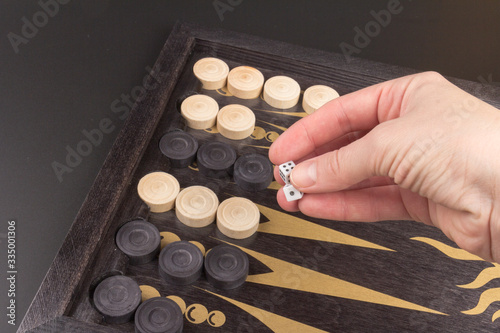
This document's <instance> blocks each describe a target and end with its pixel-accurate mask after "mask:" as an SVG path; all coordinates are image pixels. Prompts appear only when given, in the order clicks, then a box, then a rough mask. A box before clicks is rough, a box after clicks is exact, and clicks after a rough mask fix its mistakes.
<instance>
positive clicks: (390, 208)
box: [269, 72, 500, 262]
mask: <svg viewBox="0 0 500 333" xmlns="http://www.w3.org/2000/svg"><path fill="white" fill-rule="evenodd" d="M269 158H270V159H271V161H272V162H273V163H274V164H276V165H279V164H282V163H284V162H287V161H290V160H292V161H294V162H295V163H296V164H297V166H296V167H295V169H294V170H293V171H292V174H291V183H292V184H293V185H294V187H295V188H296V189H298V190H300V191H302V192H304V193H305V194H304V197H303V198H302V199H301V200H299V201H293V202H288V201H286V199H285V196H284V193H283V191H282V190H280V191H279V192H278V196H277V198H278V203H279V204H280V206H281V207H282V208H283V209H285V210H288V211H297V210H300V211H301V212H303V213H304V214H306V215H309V216H313V217H318V218H325V219H332V220H345V221H380V220H415V221H421V222H423V223H425V224H429V225H434V226H436V227H438V228H440V229H441V230H442V231H443V232H444V233H445V234H446V236H448V237H449V238H450V239H451V240H453V241H454V242H455V243H456V244H457V245H458V246H460V247H461V248H463V249H465V250H467V251H469V252H471V253H473V254H476V255H478V256H480V257H482V258H484V259H486V260H488V261H496V262H500V111H499V110H497V109H496V108H494V107H493V106H491V105H489V104H487V103H485V102H483V101H481V100H479V99H477V98H475V97H474V96H472V95H470V94H468V93H466V92H464V91H463V90H461V89H459V88H458V87H456V86H454V85H453V84H451V83H450V82H448V81H447V80H446V79H444V78H443V77H442V76H441V75H439V74H437V73H432V72H429V73H423V74H417V75H412V76H407V77H403V78H399V79H396V80H392V81H388V82H384V83H381V84H378V85H375V86H371V87H368V88H365V89H362V90H360V91H357V92H354V93H351V94H348V95H345V96H342V97H339V98H337V99H335V100H333V101H331V102H329V103H327V104H326V105H325V106H323V107H322V108H320V109H319V110H317V111H316V112H315V113H314V114H312V115H310V116H308V117H306V118H304V119H302V120H300V121H298V122H297V123H295V124H294V125H293V126H291V127H290V128H289V129H288V130H287V131H285V132H284V133H283V134H282V135H281V136H280V137H279V138H278V139H277V140H276V141H275V142H274V144H273V145H272V146H271V149H270V151H269ZM275 178H276V179H277V180H278V181H279V182H281V183H282V181H281V179H280V177H279V175H278V170H277V168H275Z"/></svg>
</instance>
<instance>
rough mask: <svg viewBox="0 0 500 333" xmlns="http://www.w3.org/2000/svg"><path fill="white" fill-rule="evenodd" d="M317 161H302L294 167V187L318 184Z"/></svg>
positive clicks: (292, 180) (292, 174)
mask: <svg viewBox="0 0 500 333" xmlns="http://www.w3.org/2000/svg"><path fill="white" fill-rule="evenodd" d="M316 177H317V176H316V162H315V161H306V162H302V163H300V164H299V165H297V166H296V167H295V169H293V171H292V173H291V174H290V181H291V183H292V185H293V186H294V187H297V188H305V187H311V186H313V185H314V184H316Z"/></svg>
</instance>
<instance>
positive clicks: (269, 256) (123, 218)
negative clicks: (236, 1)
mask: <svg viewBox="0 0 500 333" xmlns="http://www.w3.org/2000/svg"><path fill="white" fill-rule="evenodd" d="M329 33H330V32H329ZM204 57H216V58H219V59H222V60H223V61H225V62H226V63H227V64H228V65H229V67H230V68H234V67H237V66H242V65H245V66H252V67H255V68H257V69H259V70H260V71H261V72H262V73H263V74H264V77H265V78H266V79H268V78H270V77H273V76H276V75H286V76H289V77H291V78H293V79H294V80H296V81H297V82H298V83H299V84H300V86H301V88H302V90H305V89H306V88H307V87H310V86H312V85H317V84H322V85H327V86H330V87H332V88H334V89H335V90H337V91H338V92H339V93H340V95H344V94H347V93H349V92H352V91H355V90H358V89H361V88H363V87H366V86H369V85H372V84H375V83H378V82H381V81H384V80H388V79H392V78H395V77H399V76H403V75H407V74H412V73H415V71H412V70H409V69H403V68H399V67H395V66H390V65H384V64H379V63H375V62H370V61H366V60H361V59H354V60H352V61H350V62H349V63H348V62H346V61H345V59H344V58H343V56H342V55H339V54H330V53H325V52H321V51H317V50H311V49H306V48H301V47H297V46H293V45H289V44H286V43H282V42H276V41H270V40H266V39H262V38H257V37H253V36H247V35H243V34H239V33H234V32H227V31H218V30H210V29H205V28H200V27H197V26H194V25H190V24H178V25H176V27H175V28H174V30H173V32H172V33H171V35H170V37H169V38H168V40H167V42H166V44H165V46H164V47H163V49H162V51H161V54H160V55H159V58H158V60H157V62H156V64H155V66H154V67H153V69H152V73H151V75H150V77H149V78H147V80H146V81H145V82H144V86H143V88H144V89H143V93H142V94H141V96H140V97H139V99H138V100H137V102H136V103H135V105H134V107H133V109H132V111H131V112H130V115H129V116H128V119H127V121H126V123H125V125H124V127H123V129H122V131H121V133H120V134H119V136H118V138H117V140H116V142H115V144H114V146H113V147H112V149H111V151H110V152H109V155H108V157H107V159H106V161H105V163H104V165H103V167H102V169H101V170H100V172H99V174H98V176H97V178H96V180H95V183H94V185H93V186H92V188H91V190H90V192H89V193H88V195H87V198H86V200H85V202H84V204H83V206H82V207H81V209H80V211H79V214H78V216H77V217H76V219H75V221H74V223H73V225H72V227H71V229H70V231H69V233H68V235H67V237H66V239H65V241H64V243H63V245H62V247H61V249H60V251H59V253H58V255H57V257H56V258H55V260H54V262H53V264H52V266H51V267H50V269H49V271H48V273H47V276H46V277H45V279H44V281H43V283H42V285H41V287H40V290H39V291H38V293H37V295H36V297H35V299H34V301H33V303H32V305H31V307H30V309H29V311H28V313H27V315H26V317H25V318H24V320H23V322H22V324H21V326H20V328H19V332H27V331H30V332H134V322H133V321H131V322H127V323H125V324H109V323H106V322H105V321H104V320H103V317H102V315H100V314H99V313H98V312H97V311H96V309H95V308H94V307H93V305H92V301H91V295H92V292H93V290H94V289H95V288H96V284H97V283H98V282H99V281H102V280H103V279H104V278H105V277H108V276H112V275H125V276H127V277H130V278H132V279H133V280H135V281H136V282H137V283H138V284H139V285H142V286H147V287H148V288H150V289H151V290H155V291H157V292H158V293H159V294H160V296H162V297H167V296H172V295H173V296H176V297H177V298H180V299H182V300H183V302H184V303H185V305H186V309H185V311H184V314H183V321H184V332H494V331H498V329H499V327H500V320H498V318H499V317H500V307H499V305H498V304H499V303H498V301H500V265H498V264H492V263H488V262H485V261H483V260H481V259H480V258H477V257H475V256H473V255H471V254H469V253H467V252H465V251H463V250H460V249H458V248H457V246H456V245H455V244H453V243H452V242H451V241H450V240H448V239H447V238H446V237H445V236H444V235H443V234H442V233H441V232H440V231H439V230H438V229H435V228H432V227H429V226H425V225H423V224H421V223H417V222H408V221H385V222H378V223H353V222H344V221H327V220H320V219H314V218H310V217H307V216H304V215H302V214H300V213H288V212H285V211H283V210H282V209H281V208H280V207H279V206H278V204H277V202H276V193H277V190H278V189H279V187H280V186H279V184H278V183H277V182H275V181H273V182H272V183H271V185H270V186H269V187H268V188H267V189H266V190H263V191H259V192H248V191H245V190H243V189H241V188H240V187H238V186H237V185H236V184H235V183H234V180H233V179H232V178H231V177H227V178H223V179H218V178H210V177H205V176H204V175H202V174H201V173H200V172H199V170H198V168H197V166H196V164H192V165H191V166H189V167H188V168H181V169H179V168H172V167H171V165H170V163H169V161H168V159H167V158H165V156H163V154H162V153H161V151H160V149H159V145H158V143H159V140H160V138H161V137H162V136H163V135H164V134H165V133H167V132H169V131H171V130H175V129H182V130H184V131H186V132H188V133H190V134H191V135H193V136H194V137H195V138H196V139H197V140H198V141H199V142H200V143H203V142H209V141H222V142H226V143H228V144H230V145H231V146H232V147H233V148H234V149H235V150H236V152H237V154H238V155H243V154H247V153H258V154H262V155H267V153H268V151H269V147H270V145H271V144H272V142H273V141H274V140H276V138H277V137H278V136H279V135H280V134H281V133H283V132H284V131H285V130H286V129H287V128H288V127H290V125H292V124H293V123H294V122H296V121H297V120H299V119H301V118H303V117H305V116H307V113H305V112H304V110H303V109H302V106H301V103H299V104H297V105H296V106H294V107H292V108H290V109H287V110H280V109H275V108H273V107H271V106H269V105H268V104H267V103H266V102H265V101H264V100H263V99H262V98H256V99H249V100H242V99H239V98H236V97H234V96H232V95H231V94H230V93H229V92H228V90H227V89H225V88H222V89H218V90H204V89H203V88H202V85H201V84H200V82H199V81H198V80H197V78H196V77H195V75H193V65H194V64H195V62H196V61H198V60H199V59H201V58H204ZM450 80H452V81H453V82H454V83H455V84H457V85H458V86H460V87H461V88H463V89H465V90H467V91H469V92H470V93H472V94H474V95H475V96H477V97H479V98H481V99H483V100H485V101H487V102H488V103H490V104H493V105H494V106H496V107H499V106H500V88H497V87H493V86H487V85H482V84H479V83H473V82H467V81H462V80H456V79H450ZM193 93H201V94H205V95H208V96H210V97H212V98H214V99H215V100H216V101H217V102H218V104H219V105H220V106H221V107H222V106H224V105H228V104H233V103H238V104H243V105H245V106H247V107H249V108H250V109H251V110H252V111H253V112H254V113H255V116H256V124H255V130H254V131H253V133H252V135H251V136H250V137H248V138H246V139H244V140H229V139H227V138H225V137H223V136H221V135H220V133H218V132H217V130H216V128H208V129H205V130H193V129H190V128H188V127H187V126H186V124H185V122H184V119H183V118H182V116H181V114H180V111H179V105H180V103H181V102H182V101H183V99H184V98H185V97H186V96H188V95H191V94H193ZM153 171H164V172H167V173H170V174H172V175H173V176H175V177H176V178H177V180H178V181H179V183H180V187H181V188H186V187H188V186H193V185H203V186H206V187H208V188H210V189H211V190H212V191H214V192H215V193H216V195H217V197H218V198H219V200H220V201H221V202H222V201H223V200H224V199H227V198H230V197H235V196H236V197H245V198H248V199H250V200H252V201H253V202H254V203H255V204H256V205H257V207H258V208H259V211H260V214H261V219H260V224H259V227H258V231H257V233H256V234H254V235H253V236H252V237H250V238H248V239H244V240H235V239H231V238H228V237H226V236H224V235H223V234H222V233H220V232H219V231H218V230H217V228H216V226H215V224H211V225H209V226H207V227H203V228H191V227H188V226H186V225H184V224H183V223H180V222H179V220H178V219H177V218H176V216H175V213H174V212H173V211H168V212H165V213H152V212H150V209H149V207H148V206H147V205H146V204H145V203H144V202H143V201H142V200H141V199H140V197H139V196H138V193H137V185H138V182H139V180H140V179H141V178H142V177H143V176H144V175H146V174H148V173H150V172H153ZM136 218H142V219H146V220H147V221H149V222H151V223H152V224H154V225H155V226H156V227H157V228H158V230H159V231H161V232H169V233H170V235H173V236H175V237H178V238H179V239H181V240H187V241H196V242H199V243H201V244H202V245H203V246H204V247H205V248H206V249H210V248H212V247H214V246H216V245H219V244H231V245H234V246H237V247H239V248H240V249H241V250H242V251H243V252H245V253H246V254H247V255H248V258H249V263H250V266H249V267H250V268H249V275H248V277H247V279H246V282H245V283H244V284H243V285H242V286H241V287H238V288H236V289H232V290H220V289H217V288H214V287H213V286H212V285H211V284H209V283H208V282H207V280H206V278H204V277H203V276H202V277H201V278H200V279H199V280H198V281H196V282H195V283H193V284H191V285H187V286H176V285H171V284H168V283H166V282H164V281H163V280H162V279H161V277H160V275H159V273H158V259H154V260H153V261H151V262H149V263H146V264H142V265H132V264H130V263H129V259H128V257H127V256H126V255H125V254H123V253H122V252H121V251H120V250H119V249H118V248H117V245H116V243H115V235H116V232H117V230H118V229H119V227H120V226H122V225H123V224H124V223H125V222H127V221H130V220H133V219H136Z"/></svg>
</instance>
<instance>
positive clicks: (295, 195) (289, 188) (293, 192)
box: [283, 184, 304, 201]
mask: <svg viewBox="0 0 500 333" xmlns="http://www.w3.org/2000/svg"><path fill="white" fill-rule="evenodd" d="M283 192H284V193H285V197H286V200H287V201H295V200H299V199H302V197H303V196H304V193H302V192H300V191H299V190H297V189H296V188H295V187H293V185H290V184H287V185H285V187H283Z"/></svg>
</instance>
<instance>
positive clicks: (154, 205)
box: [137, 171, 180, 213]
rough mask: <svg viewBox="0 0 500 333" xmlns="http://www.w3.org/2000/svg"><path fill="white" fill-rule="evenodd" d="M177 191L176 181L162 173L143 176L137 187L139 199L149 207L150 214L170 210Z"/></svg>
mask: <svg viewBox="0 0 500 333" xmlns="http://www.w3.org/2000/svg"><path fill="white" fill-rule="evenodd" d="M179 191H180V186H179V182H178V181H177V179H176V178H175V177H174V176H172V175H170V174H168V173H166V172H162V171H157V172H152V173H149V174H147V175H145V176H144V177H142V178H141V180H140V181H139V184H138V185H137V192H138V194H139V197H141V199H142V200H143V201H144V202H145V203H146V204H147V205H148V206H149V208H150V210H151V212H152V213H163V212H166V211H169V210H171V209H172V208H173V207H174V202H175V198H176V197H177V195H178V194H179Z"/></svg>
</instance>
